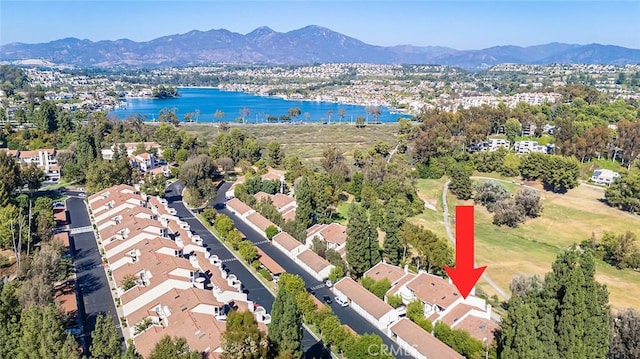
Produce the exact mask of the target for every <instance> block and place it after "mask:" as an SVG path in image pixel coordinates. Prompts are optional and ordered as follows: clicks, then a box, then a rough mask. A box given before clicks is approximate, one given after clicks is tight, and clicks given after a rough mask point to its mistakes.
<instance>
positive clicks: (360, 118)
mask: <svg viewBox="0 0 640 359" xmlns="http://www.w3.org/2000/svg"><path fill="white" fill-rule="evenodd" d="M365 126H366V118H365V117H364V116H358V117H356V127H357V128H364V127H365Z"/></svg>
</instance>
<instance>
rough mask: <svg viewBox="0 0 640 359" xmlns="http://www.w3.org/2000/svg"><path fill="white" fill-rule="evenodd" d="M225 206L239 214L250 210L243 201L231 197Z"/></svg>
mask: <svg viewBox="0 0 640 359" xmlns="http://www.w3.org/2000/svg"><path fill="white" fill-rule="evenodd" d="M227 207H228V208H229V209H231V210H232V211H233V212H236V213H237V214H238V215H239V216H242V215H244V214H245V213H247V212H249V211H251V207H249V206H247V205H246V204H245V203H244V202H242V201H241V200H239V199H237V198H233V199H231V200H229V201H228V202H227Z"/></svg>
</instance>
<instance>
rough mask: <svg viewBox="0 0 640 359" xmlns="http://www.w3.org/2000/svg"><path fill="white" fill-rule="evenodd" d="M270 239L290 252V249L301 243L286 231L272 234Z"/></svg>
mask: <svg viewBox="0 0 640 359" xmlns="http://www.w3.org/2000/svg"><path fill="white" fill-rule="evenodd" d="M271 240H272V241H273V242H274V243H278V244H279V245H280V246H282V247H283V248H284V249H286V250H288V251H289V252H291V251H292V250H294V249H296V248H298V247H300V246H301V245H302V243H300V242H299V241H298V240H297V239H295V238H293V237H292V236H291V235H290V234H289V233H287V232H280V233H278V234H276V235H275V236H273V238H272V239H271Z"/></svg>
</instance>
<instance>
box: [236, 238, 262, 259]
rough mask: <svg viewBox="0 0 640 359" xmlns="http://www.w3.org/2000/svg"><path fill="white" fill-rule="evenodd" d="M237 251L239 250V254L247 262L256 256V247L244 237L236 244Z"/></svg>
mask: <svg viewBox="0 0 640 359" xmlns="http://www.w3.org/2000/svg"><path fill="white" fill-rule="evenodd" d="M238 252H240V256H241V257H242V259H244V260H245V262H247V263H251V262H253V260H254V259H255V258H256V257H257V256H258V249H257V248H256V247H255V246H254V245H253V242H251V241H249V240H246V239H245V240H243V241H241V242H240V244H239V245H238Z"/></svg>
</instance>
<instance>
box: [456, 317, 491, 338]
mask: <svg viewBox="0 0 640 359" xmlns="http://www.w3.org/2000/svg"><path fill="white" fill-rule="evenodd" d="M498 328H500V325H498V323H496V322H494V321H491V320H489V319H484V318H478V317H474V316H472V315H468V316H467V317H466V318H464V319H463V320H462V321H460V322H459V323H458V324H457V325H455V327H454V329H461V330H464V331H466V332H468V333H469V335H471V336H472V337H474V338H476V339H478V340H479V341H483V340H484V338H487V341H488V343H487V344H489V343H491V342H492V341H493V339H494V332H495V331H496V330H497V329H498Z"/></svg>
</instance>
